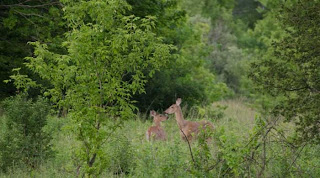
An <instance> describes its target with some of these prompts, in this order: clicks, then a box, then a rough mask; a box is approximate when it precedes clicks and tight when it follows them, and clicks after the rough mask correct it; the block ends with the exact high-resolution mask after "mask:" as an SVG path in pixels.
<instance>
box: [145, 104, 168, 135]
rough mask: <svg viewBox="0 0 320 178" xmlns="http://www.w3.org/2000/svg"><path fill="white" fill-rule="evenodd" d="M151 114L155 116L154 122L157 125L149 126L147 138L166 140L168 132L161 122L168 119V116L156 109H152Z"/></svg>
mask: <svg viewBox="0 0 320 178" xmlns="http://www.w3.org/2000/svg"><path fill="white" fill-rule="evenodd" d="M150 115H151V116H152V117H153V123H154V125H155V126H151V127H149V129H148V130H147V132H146V137H147V140H148V141H150V140H166V139H167V135H166V132H165V131H164V130H163V128H162V127H161V124H160V122H162V121H165V120H167V119H168V116H165V115H163V114H158V113H157V112H156V111H154V110H152V111H150Z"/></svg>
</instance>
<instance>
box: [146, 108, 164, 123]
mask: <svg viewBox="0 0 320 178" xmlns="http://www.w3.org/2000/svg"><path fill="white" fill-rule="evenodd" d="M150 115H151V116H152V117H153V122H154V123H156V124H157V123H160V122H162V121H165V120H167V119H168V116H165V115H163V114H158V113H157V112H156V111H154V110H152V111H150Z"/></svg>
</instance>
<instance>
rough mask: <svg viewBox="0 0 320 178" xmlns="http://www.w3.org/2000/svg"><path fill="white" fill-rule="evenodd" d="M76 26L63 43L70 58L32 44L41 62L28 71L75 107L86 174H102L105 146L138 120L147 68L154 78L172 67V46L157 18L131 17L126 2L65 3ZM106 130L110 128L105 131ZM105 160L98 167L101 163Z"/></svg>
mask: <svg viewBox="0 0 320 178" xmlns="http://www.w3.org/2000/svg"><path fill="white" fill-rule="evenodd" d="M62 2H63V3H64V4H65V7H64V8H65V18H66V20H67V23H68V24H69V27H70V29H71V30H70V32H68V33H67V34H66V35H67V40H66V41H65V42H63V45H64V47H65V48H66V49H67V51H68V53H67V54H59V53H55V52H52V51H50V50H49V48H48V47H47V45H46V44H40V43H39V42H34V43H31V44H32V45H34V47H35V57H29V58H27V60H28V63H27V67H28V68H29V69H31V70H32V71H33V72H35V73H37V74H38V75H39V76H40V77H41V78H42V79H46V80H49V81H51V85H52V86H53V88H47V89H46V93H45V94H46V95H47V96H50V97H51V99H52V101H54V102H56V103H57V104H58V106H68V107H69V108H71V110H70V112H69V114H70V115H71V118H72V122H71V123H72V124H71V125H70V129H71V130H72V131H73V132H74V133H76V135H77V139H78V140H80V141H81V142H82V143H83V145H82V147H81V149H80V150H79V151H78V152H77V155H78V157H79V158H80V165H81V170H82V172H83V173H85V174H88V175H92V174H93V175H97V174H99V173H100V170H102V169H103V168H104V166H105V165H104V164H99V162H103V160H102V161H101V159H103V155H104V151H103V147H102V145H103V144H104V143H105V140H106V137H108V136H110V135H111V134H112V132H113V130H115V129H116V128H117V127H118V126H119V124H121V122H122V120H123V119H126V118H130V117H133V110H134V109H135V107H134V106H133V105H132V102H131V100H130V98H131V94H134V93H141V92H143V91H144V88H143V87H144V84H145V82H146V80H145V74H144V73H143V70H144V69H147V68H148V69H149V72H148V73H147V75H150V76H152V75H153V73H154V71H155V70H156V69H159V67H161V66H162V65H163V64H165V63H166V61H167V59H168V56H169V51H170V50H171V48H172V46H170V45H166V44H163V43H162V41H161V39H160V38H158V37H157V36H156V34H154V33H153V32H152V28H154V19H153V17H150V16H148V17H146V18H139V17H135V16H133V15H131V16H126V15H125V12H126V10H127V9H129V8H130V6H129V5H128V4H127V3H126V2H125V1H119V2H113V1H110V2H109V1H89V2H81V3H79V2H77V1H72V0H70V1H69V0H65V1H62ZM101 128H107V129H106V130H104V131H101ZM96 159H97V160H100V161H99V162H96V161H95V160H96Z"/></svg>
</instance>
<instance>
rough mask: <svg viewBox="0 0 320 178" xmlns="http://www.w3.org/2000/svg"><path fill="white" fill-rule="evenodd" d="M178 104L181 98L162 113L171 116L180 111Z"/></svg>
mask: <svg viewBox="0 0 320 178" xmlns="http://www.w3.org/2000/svg"><path fill="white" fill-rule="evenodd" d="M180 104H181V98H178V99H177V101H176V104H173V105H171V106H170V107H169V108H168V109H166V110H165V111H164V112H165V113H166V114H173V113H175V112H177V111H178V109H180Z"/></svg>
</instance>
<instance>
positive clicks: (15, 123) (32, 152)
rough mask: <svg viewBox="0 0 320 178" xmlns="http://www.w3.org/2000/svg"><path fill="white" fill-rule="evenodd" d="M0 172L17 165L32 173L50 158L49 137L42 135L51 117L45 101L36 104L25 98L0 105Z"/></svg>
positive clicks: (22, 96) (17, 97)
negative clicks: (26, 168)
mask: <svg viewBox="0 0 320 178" xmlns="http://www.w3.org/2000/svg"><path fill="white" fill-rule="evenodd" d="M2 107H3V110H4V113H3V114H4V116H5V117H2V119H1V129H2V131H1V138H0V150H1V152H0V168H1V170H2V171H7V170H8V168H10V167H12V166H16V165H21V164H22V165H27V167H28V168H30V169H34V168H37V167H39V165H40V164H41V163H44V162H45V160H46V159H48V158H50V157H52V156H53V152H52V149H51V144H50V140H51V135H50V133H46V132H44V130H43V128H44V126H45V125H46V123H47V119H48V116H49V114H50V106H49V104H48V102H47V100H46V99H44V98H41V97H39V98H38V99H37V100H36V101H32V100H31V99H27V97H26V96H24V95H17V96H15V97H10V98H8V99H6V100H5V101H4V102H3V103H2Z"/></svg>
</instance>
